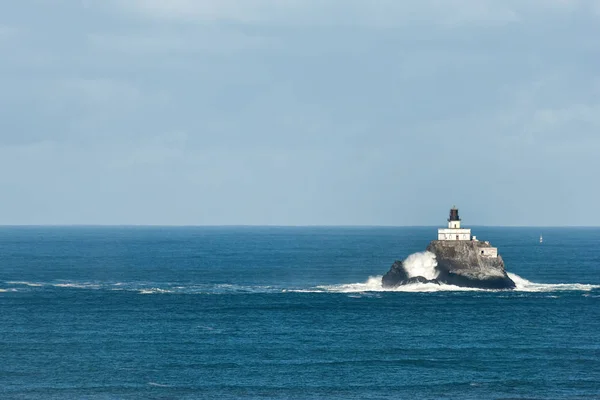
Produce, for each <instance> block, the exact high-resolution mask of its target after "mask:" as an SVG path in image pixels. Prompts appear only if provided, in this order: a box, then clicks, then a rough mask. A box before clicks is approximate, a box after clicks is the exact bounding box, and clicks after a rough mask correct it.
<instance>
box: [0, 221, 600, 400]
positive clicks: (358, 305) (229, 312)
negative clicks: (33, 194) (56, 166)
mask: <svg viewBox="0 0 600 400" xmlns="http://www.w3.org/2000/svg"><path fill="white" fill-rule="evenodd" d="M436 228H437V227H139V226H138V227H132V226H130V227H126V226H122V227H93V226H79V227H1V228H0V358H1V359H2V363H0V376H1V377H2V379H0V397H1V398H7V399H11V398H40V399H42V398H43V399H65V398H73V399H79V398H89V399H107V398H119V399H138V398H181V399H195V398H224V399H240V398H248V399H254V398H263V399H264V398H267V399H290V398H297V399H307V398H313V399H316V398H333V399H368V398H377V399H388V398H389V399H397V398H424V399H437V398H449V399H482V398H540V399H541V398H544V399H545V398H552V399H573V398H586V399H588V398H590V399H591V398H600V386H599V385H598V382H600V346H599V345H598V344H599V343H600V258H599V256H598V254H600V229H599V228H544V229H543V230H540V229H539V228H498V227H473V228H474V229H473V234H475V235H477V237H478V238H479V239H481V240H489V241H491V243H492V244H493V245H494V246H496V247H498V250H499V253H500V254H501V255H502V257H503V259H504V261H505V264H506V269H507V271H508V272H509V275H510V277H511V279H513V280H514V281H515V283H516V284H517V288H516V289H515V290H511V291H488V290H473V289H464V288H462V289H461V288H457V287H452V286H448V285H441V286H440V285H435V284H415V285H410V286H407V287H402V288H400V289H397V290H384V289H382V287H381V276H382V274H384V273H385V272H386V271H387V270H388V269H389V268H390V266H391V264H392V263H393V262H394V261H395V260H405V263H406V264H407V265H408V266H409V269H410V271H412V272H411V273H414V274H418V275H422V276H425V275H427V274H429V273H431V271H432V268H433V266H434V265H435V259H432V258H431V256H430V255H428V254H427V253H423V250H424V249H425V248H426V247H427V244H428V243H429V241H430V240H432V239H435V237H436V233H437V231H436ZM540 234H543V237H544V240H543V243H540V241H539V237H540Z"/></svg>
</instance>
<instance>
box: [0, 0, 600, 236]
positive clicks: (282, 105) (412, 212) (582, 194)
mask: <svg viewBox="0 0 600 400" xmlns="http://www.w3.org/2000/svg"><path fill="white" fill-rule="evenodd" d="M598 38H600V0H598V1H597V0H570V1H569V0H503V1H497V0H446V1H442V0H414V1H412V0H407V1H397V0H218V1H217V0H168V1H167V0H19V1H13V0H0V54H1V60H2V61H1V62H0V193H1V194H2V195H1V200H0V205H1V207H0V224H4V225H14V224H17V225H18V224H35V225H43V224H53V225H56V224H58V225H62V224H67V225H70V224H108V225H115V224H116V225H120V224H125V225H131V224H134V225H138V224H141V225H394V226H396V225H397V226H403V225H411V226H412V225H444V224H445V223H446V218H447V214H448V209H449V208H450V207H451V206H452V205H457V206H458V207H459V209H460V213H461V217H462V219H463V223H464V224H466V225H504V226H506V225H519V226H526V225H531V226H564V225H567V226H578V225H587V226H600V212H598V204H600V203H599V197H600V184H598V181H599V180H600V179H598V174H599V173H600V46H599V45H598Z"/></svg>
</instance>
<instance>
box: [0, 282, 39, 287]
mask: <svg viewBox="0 0 600 400" xmlns="http://www.w3.org/2000/svg"><path fill="white" fill-rule="evenodd" d="M6 283H7V284H9V285H22V286H31V287H40V286H43V284H41V283H35V282H26V281H8V282H6Z"/></svg>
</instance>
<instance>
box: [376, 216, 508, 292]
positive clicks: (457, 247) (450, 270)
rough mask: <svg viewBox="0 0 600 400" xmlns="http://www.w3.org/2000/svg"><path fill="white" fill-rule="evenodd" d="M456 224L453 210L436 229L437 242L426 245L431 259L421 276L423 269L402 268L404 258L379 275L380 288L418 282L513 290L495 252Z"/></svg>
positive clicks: (469, 231)
mask: <svg viewBox="0 0 600 400" xmlns="http://www.w3.org/2000/svg"><path fill="white" fill-rule="evenodd" d="M460 221H461V220H460V218H459V216H458V209H457V208H456V207H453V208H452V209H451V210H450V218H448V228H442V229H438V240H433V241H432V242H431V243H429V246H427V250H426V251H427V254H430V255H431V257H432V258H433V257H435V263H434V265H432V266H431V269H430V270H429V271H427V272H426V273H423V269H416V270H414V269H413V268H410V266H409V265H405V263H407V262H408V261H409V260H408V259H407V260H406V261H405V262H402V261H396V262H395V263H394V264H393V265H392V267H391V268H390V270H389V271H388V272H387V273H386V274H385V275H384V276H383V278H382V280H381V283H382V286H383V287H384V288H394V287H397V286H400V285H407V284H411V283H417V282H421V283H436V284H442V283H443V284H448V285H455V286H461V287H472V288H480V289H514V288H515V283H514V282H513V281H512V279H510V278H509V276H508V275H507V274H506V270H505V268H504V261H503V260H502V257H501V256H500V255H499V254H498V249H497V248H495V247H492V245H491V244H490V243H489V242H486V241H479V240H477V237H476V236H471V229H464V228H461V226H460ZM425 275H427V276H425Z"/></svg>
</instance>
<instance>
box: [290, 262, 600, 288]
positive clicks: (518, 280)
mask: <svg viewBox="0 0 600 400" xmlns="http://www.w3.org/2000/svg"><path fill="white" fill-rule="evenodd" d="M409 258H410V257H409ZM407 261H408V259H407ZM508 276H509V277H510V279H512V280H513V282H515V285H516V288H515V289H513V290H502V291H503V292H505V291H508V292H558V291H591V290H594V289H600V285H591V284H583V283H535V282H531V281H528V280H527V279H524V278H522V277H520V276H519V275H517V274H513V273H510V272H509V273H508ZM381 278H382V277H381V276H371V277H369V279H368V280H367V281H366V282H362V283H349V284H341V285H327V286H317V287H315V288H313V289H308V290H299V291H301V292H329V293H361V292H444V291H446V292H448V291H461V292H465V291H479V292H498V291H500V290H491V289H478V288H468V287H460V286H454V285H446V284H441V285H438V284H435V283H413V284H409V285H403V286H399V287H396V288H384V287H383V286H381Z"/></svg>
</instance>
